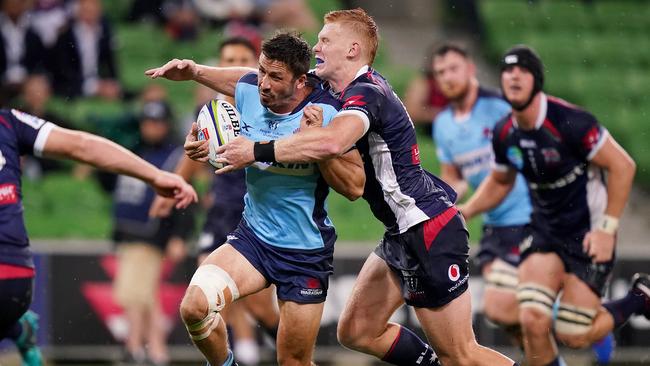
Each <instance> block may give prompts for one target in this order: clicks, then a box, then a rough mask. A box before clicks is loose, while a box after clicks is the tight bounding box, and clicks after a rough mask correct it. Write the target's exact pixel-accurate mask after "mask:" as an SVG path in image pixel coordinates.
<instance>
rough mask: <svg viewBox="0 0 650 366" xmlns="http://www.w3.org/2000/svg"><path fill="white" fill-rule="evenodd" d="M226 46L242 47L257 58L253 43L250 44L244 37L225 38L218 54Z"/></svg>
mask: <svg viewBox="0 0 650 366" xmlns="http://www.w3.org/2000/svg"><path fill="white" fill-rule="evenodd" d="M227 46H244V47H246V48H248V49H249V50H250V51H251V52H252V53H253V55H255V57H257V49H256V48H255V46H254V45H253V42H251V41H250V40H249V39H248V38H245V37H230V38H226V39H225V40H224V41H223V42H221V44H220V45H219V54H221V52H222V51H223V49H224V48H226V47H227Z"/></svg>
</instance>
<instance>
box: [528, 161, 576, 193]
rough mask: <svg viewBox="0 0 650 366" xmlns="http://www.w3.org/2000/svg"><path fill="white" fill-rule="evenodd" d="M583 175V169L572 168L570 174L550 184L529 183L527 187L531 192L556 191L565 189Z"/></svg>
mask: <svg viewBox="0 0 650 366" xmlns="http://www.w3.org/2000/svg"><path fill="white" fill-rule="evenodd" d="M583 174H585V169H584V168H583V167H582V166H580V165H578V166H576V167H574V168H573V170H571V171H570V172H568V173H567V174H565V175H564V176H563V177H562V178H560V179H558V180H556V181H554V182H550V183H534V182H529V183H528V187H529V188H530V189H532V190H538V189H558V188H562V187H566V186H567V185H569V184H571V183H573V182H575V181H576V179H578V177H580V176H581V175H583Z"/></svg>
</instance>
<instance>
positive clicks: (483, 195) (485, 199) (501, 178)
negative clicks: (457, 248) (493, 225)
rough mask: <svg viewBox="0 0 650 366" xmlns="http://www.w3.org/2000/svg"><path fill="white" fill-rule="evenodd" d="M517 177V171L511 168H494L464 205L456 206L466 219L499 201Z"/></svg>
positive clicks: (492, 206)
mask: <svg viewBox="0 0 650 366" xmlns="http://www.w3.org/2000/svg"><path fill="white" fill-rule="evenodd" d="M516 179H517V171H516V170H514V169H511V168H507V169H499V170H497V169H494V170H492V172H491V173H490V175H488V176H487V177H486V178H485V179H484V180H483V182H481V185H480V186H479V187H478V188H477V189H476V192H475V193H474V195H473V196H472V197H471V198H470V199H469V200H468V201H467V203H465V204H464V205H460V206H458V209H459V210H460V212H462V214H463V216H464V217H465V219H466V220H469V219H471V218H472V217H474V216H476V215H478V214H481V213H483V212H485V211H489V210H491V209H493V208H495V207H496V206H498V205H499V203H501V201H503V200H504V199H505V198H506V196H507V195H508V193H510V191H511V190H512V187H513V186H514V185H515V181H516Z"/></svg>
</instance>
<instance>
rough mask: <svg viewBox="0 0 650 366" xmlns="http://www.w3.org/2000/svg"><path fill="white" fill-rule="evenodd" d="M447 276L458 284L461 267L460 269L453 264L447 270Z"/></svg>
mask: <svg viewBox="0 0 650 366" xmlns="http://www.w3.org/2000/svg"><path fill="white" fill-rule="evenodd" d="M447 275H448V276H449V279H450V280H452V281H454V282H456V281H458V279H459V278H460V267H458V264H452V265H451V266H449V269H448V270H447Z"/></svg>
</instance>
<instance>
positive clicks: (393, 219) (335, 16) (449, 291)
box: [188, 9, 513, 365]
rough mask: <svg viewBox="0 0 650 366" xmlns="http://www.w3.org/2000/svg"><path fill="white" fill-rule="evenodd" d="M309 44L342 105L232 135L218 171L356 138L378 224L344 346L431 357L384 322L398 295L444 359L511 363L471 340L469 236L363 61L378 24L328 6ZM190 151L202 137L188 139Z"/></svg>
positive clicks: (321, 152)
mask: <svg viewBox="0 0 650 366" xmlns="http://www.w3.org/2000/svg"><path fill="white" fill-rule="evenodd" d="M318 39H319V40H318V43H317V44H316V45H315V46H314V52H315V54H316V74H317V75H318V76H320V77H322V78H323V79H325V80H326V81H327V82H328V83H329V84H328V86H327V87H329V88H330V90H331V92H333V93H334V94H335V95H337V96H338V97H339V99H340V100H341V101H342V103H343V107H342V109H341V111H340V112H339V114H338V115H337V116H336V117H335V118H334V119H333V120H332V123H331V124H330V125H328V126H327V127H324V128H312V129H306V130H304V131H303V130H301V131H300V132H299V133H296V134H294V135H292V136H291V137H288V138H282V139H279V140H277V141H272V142H271V143H269V144H259V143H255V144H254V143H253V142H252V141H250V140H246V139H245V138H238V139H236V140H234V141H233V142H231V143H230V144H227V145H225V146H222V148H220V149H219V150H218V153H220V154H222V158H221V160H222V161H223V162H227V163H229V164H231V166H230V167H225V168H224V169H223V171H225V172H226V171H230V170H233V169H237V168H242V167H244V166H246V165H248V164H251V163H253V161H255V160H257V161H269V160H270V161H279V162H305V161H314V160H322V159H330V158H333V157H336V156H339V155H340V154H342V153H344V152H345V151H347V149H349V148H350V146H352V145H354V144H356V146H357V147H358V148H359V151H360V152H361V154H362V156H363V157H364V167H365V171H366V177H367V180H366V185H365V188H364V195H363V196H364V198H365V199H366V200H367V201H368V203H369V204H370V208H371V210H372V211H373V213H374V215H375V216H376V217H377V218H378V219H379V220H381V221H382V222H383V223H384V225H385V227H386V232H385V234H384V238H383V240H382V241H381V243H380V244H379V246H378V247H377V249H376V250H375V252H374V253H373V254H371V255H370V256H369V258H368V259H367V261H366V263H365V264H364V266H363V269H362V270H361V272H360V274H359V276H358V278H357V282H356V285H355V287H354V289H353V290H352V294H351V296H350V298H349V300H348V303H347V305H346V307H345V309H344V311H343V313H342V315H341V319H340V321H339V325H338V338H339V341H340V342H341V343H342V344H343V345H344V346H346V347H349V348H352V349H355V350H357V351H361V352H364V353H368V354H371V355H373V356H375V357H378V358H381V359H383V360H385V361H387V362H389V363H392V364H396V365H414V364H424V365H433V364H437V362H438V361H437V360H436V357H435V353H434V352H433V350H432V349H431V347H430V346H429V345H427V344H425V343H424V342H423V341H422V340H421V339H420V338H419V337H418V336H417V335H416V334H415V333H413V332H411V331H410V330H408V329H407V328H405V327H402V326H400V325H398V324H395V323H389V318H390V317H391V315H392V314H393V313H394V311H395V310H396V309H397V308H398V307H400V306H401V305H402V304H404V302H406V304H408V305H411V306H413V307H414V308H415V312H416V315H417V317H418V319H419V321H420V323H421V325H422V327H423V329H424V330H425V333H426V335H427V338H428V339H429V341H430V342H431V344H432V345H433V347H434V348H435V349H436V351H438V353H439V356H440V358H441V361H442V363H443V364H444V365H468V364H474V365H512V364H513V361H512V360H510V359H509V358H507V357H505V356H503V355H501V354H499V353H498V352H495V351H493V350H490V349H488V348H485V347H482V346H480V345H479V344H478V343H477V342H476V340H475V337H474V332H473V330H472V315H471V297H470V294H469V292H467V291H466V290H467V281H468V250H469V246H468V237H467V235H468V234H467V230H466V228H465V225H464V222H463V220H462V218H461V217H460V215H459V214H457V211H456V208H455V207H454V201H455V200H456V193H455V192H454V191H453V190H452V189H451V188H450V187H449V186H448V185H447V184H445V183H444V182H442V181H441V180H440V179H438V178H436V177H435V176H433V175H431V174H430V173H428V172H426V171H424V170H423V169H422V167H421V165H420V156H419V150H418V145H417V141H416V136H415V130H414V126H413V122H412V121H411V119H410V118H409V116H408V114H407V113H406V110H405V108H404V105H403V104H402V102H401V101H400V100H399V98H398V97H397V96H396V95H395V93H394V92H393V90H392V88H391V87H390V85H389V84H388V82H387V81H386V80H385V79H384V78H383V77H382V76H381V75H380V74H379V73H378V72H376V71H375V70H373V69H372V68H370V66H371V65H372V63H373V60H374V57H375V53H376V51H377V45H378V34H377V25H376V24H375V22H374V20H373V19H372V18H371V17H370V16H368V14H366V13H365V11H363V10H362V9H355V10H342V11H333V12H330V13H328V14H327V15H326V16H325V25H324V27H323V29H322V30H321V31H320V33H319V37H318ZM188 147H190V148H192V150H193V151H194V150H198V151H199V153H200V152H201V151H202V150H204V148H203V147H202V146H200V145H199V144H197V146H188Z"/></svg>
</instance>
